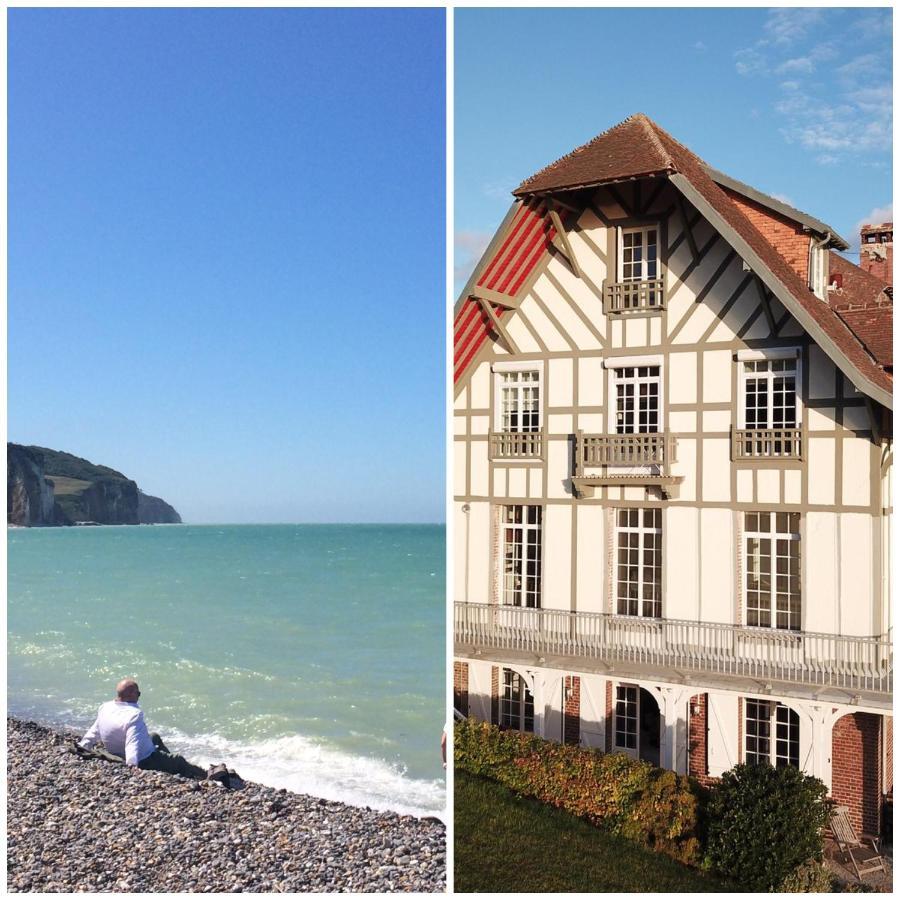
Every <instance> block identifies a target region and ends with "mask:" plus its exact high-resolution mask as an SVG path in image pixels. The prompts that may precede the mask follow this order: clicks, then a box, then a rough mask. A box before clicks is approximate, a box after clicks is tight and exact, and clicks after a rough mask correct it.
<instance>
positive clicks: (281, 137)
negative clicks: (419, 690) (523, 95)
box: [8, 9, 445, 522]
mask: <svg viewBox="0 0 900 900" xmlns="http://www.w3.org/2000/svg"><path fill="white" fill-rule="evenodd" d="M8 21H9V30H8V34H9V119H8V127H9V193H8V197H9V223H10V233H9V438H10V440H12V441H17V442H22V443H32V444H40V445H44V446H49V447H53V448H58V449H64V450H68V451H71V452H73V453H76V454H78V455H80V456H84V457H87V458H88V459H90V460H92V461H94V462H99V463H104V464H107V465H110V466H113V467H115V468H117V469H120V470H121V471H123V472H125V473H126V474H127V475H129V476H130V477H132V478H135V479H136V480H137V482H138V484H139V485H140V486H141V487H142V488H143V489H144V490H145V491H147V492H148V493H151V494H156V495H159V496H162V497H164V498H165V499H167V500H168V501H170V502H171V503H173V504H174V505H175V506H176V507H177V508H178V509H179V511H180V512H181V513H182V515H183V517H184V518H185V520H186V521H191V522H284V521H432V522H433V521H439V520H442V519H443V511H444V468H443V460H444V444H443V440H444V438H443V435H444V347H443V334H444V293H445V276H444V272H445V262H444V257H445V239H444V233H445V232H444V221H445V205H444V190H443V185H444V156H445V128H444V122H445V113H444V69H445V66H444V12H443V10H441V9H430V10H389V11H384V10H381V11H379V10H360V9H355V10H324V11H323V10H250V11H248V10H162V9H159V10H133V11H132V10H100V9H97V10H52V9H45V10H21V9H14V10H10V11H9V20H8Z"/></svg>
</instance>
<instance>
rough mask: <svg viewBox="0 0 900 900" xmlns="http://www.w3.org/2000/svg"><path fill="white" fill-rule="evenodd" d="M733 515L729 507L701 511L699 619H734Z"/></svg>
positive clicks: (727, 621)
mask: <svg viewBox="0 0 900 900" xmlns="http://www.w3.org/2000/svg"><path fill="white" fill-rule="evenodd" d="M733 519H734V517H733V515H732V513H731V510H730V509H704V510H703V511H702V512H701V514H700V529H701V532H700V544H701V552H700V560H701V564H700V585H701V598H700V606H701V612H700V619H701V621H704V622H726V623H729V622H733V621H734V608H735V604H734V559H735V542H736V536H735V534H734V524H733Z"/></svg>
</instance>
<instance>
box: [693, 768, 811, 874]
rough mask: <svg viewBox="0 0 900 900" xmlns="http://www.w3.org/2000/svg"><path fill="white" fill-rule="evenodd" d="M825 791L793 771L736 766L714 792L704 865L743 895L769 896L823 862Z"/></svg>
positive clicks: (711, 800)
mask: <svg viewBox="0 0 900 900" xmlns="http://www.w3.org/2000/svg"><path fill="white" fill-rule="evenodd" d="M825 794H826V790H825V785H824V784H822V782H821V781H819V779H818V778H813V777H812V776H811V775H805V774H803V772H801V771H800V770H799V769H796V768H794V767H793V766H784V767H782V768H778V769H776V768H773V767H772V766H770V765H746V764H743V763H742V764H741V765H737V766H735V767H734V768H733V769H731V770H730V771H729V772H726V773H725V774H724V775H723V776H722V780H721V781H720V782H719V783H718V784H717V785H716V786H715V787H714V788H713V790H712V794H711V797H710V802H709V810H708V812H709V816H708V829H709V838H708V845H707V851H706V863H707V864H708V865H709V866H710V867H711V868H713V869H716V870H718V871H719V872H721V873H722V874H723V875H725V876H727V877H729V878H731V879H732V880H734V881H735V882H737V883H738V884H740V885H741V886H742V887H744V888H745V889H746V890H751V891H771V890H774V889H775V888H776V887H777V886H778V885H780V884H781V883H782V882H784V880H785V879H786V878H787V877H788V876H789V875H791V874H792V873H794V872H795V870H796V869H798V868H799V867H800V866H802V865H803V864H804V863H806V862H807V861H809V860H814V861H819V860H821V858H822V829H823V828H824V827H825V824H826V822H827V820H828V809H827V806H826V804H825Z"/></svg>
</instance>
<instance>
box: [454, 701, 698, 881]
mask: <svg viewBox="0 0 900 900" xmlns="http://www.w3.org/2000/svg"><path fill="white" fill-rule="evenodd" d="M454 760H455V764H456V767H457V768H459V769H463V770H465V771H466V772H470V773H471V774H473V775H481V776H484V777H486V778H491V779H493V780H494V781H497V782H499V783H500V784H502V785H504V786H505V787H507V788H510V789H511V790H513V791H516V792H517V793H518V794H520V795H522V796H524V797H533V798H534V799H536V800H540V801H542V802H544V803H548V804H550V805H552V806H555V807H558V808H559V809H564V810H566V811H567V812H569V813H571V814H573V815H575V816H578V817H579V818H582V819H586V820H587V821H588V822H591V823H592V824H593V825H596V826H598V827H600V828H602V829H604V830H607V831H609V832H611V833H614V834H619V835H621V836H622V837H625V838H628V839H630V840H633V841H636V842H638V843H641V844H643V845H644V846H646V847H649V848H650V849H652V850H656V851H657V852H660V853H665V854H666V855H667V856H670V857H672V858H673V859H676V860H678V861H679V862H682V863H686V864H688V865H697V864H698V863H699V861H700V842H699V839H698V813H699V796H700V788H699V787H698V786H697V785H696V784H695V783H693V782H691V781H689V780H688V779H687V778H686V777H684V776H683V775H676V774H675V773H674V772H669V771H667V770H665V769H659V768H657V767H656V766H652V765H651V764H650V763H648V762H644V761H642V760H636V759H632V758H631V757H630V756H626V755H625V754H623V753H602V752H600V751H599V750H591V749H587V748H584V747H578V746H574V745H572V744H559V743H557V742H555V741H546V740H543V739H541V738H538V737H535V736H534V735H530V734H522V733H520V732H518V731H501V730H500V729H499V728H497V726H495V725H489V724H487V723H485V722H478V721H476V720H475V719H467V720H466V721H465V722H457V724H456V727H455V730H454Z"/></svg>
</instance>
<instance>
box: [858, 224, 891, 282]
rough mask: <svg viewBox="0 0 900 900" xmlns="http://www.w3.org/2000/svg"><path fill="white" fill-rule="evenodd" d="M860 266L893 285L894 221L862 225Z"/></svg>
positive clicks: (860, 233)
mask: <svg viewBox="0 0 900 900" xmlns="http://www.w3.org/2000/svg"><path fill="white" fill-rule="evenodd" d="M859 265H860V268H862V269H865V270H866V271H867V272H870V273H871V274H872V275H874V276H875V277H876V278H880V279H881V280H882V281H883V282H885V283H886V284H889V285H890V286H891V287H893V286H894V275H893V271H894V223H893V222H882V223H881V224H880V225H863V227H862V228H861V229H860V232H859Z"/></svg>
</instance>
